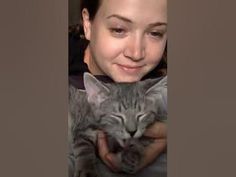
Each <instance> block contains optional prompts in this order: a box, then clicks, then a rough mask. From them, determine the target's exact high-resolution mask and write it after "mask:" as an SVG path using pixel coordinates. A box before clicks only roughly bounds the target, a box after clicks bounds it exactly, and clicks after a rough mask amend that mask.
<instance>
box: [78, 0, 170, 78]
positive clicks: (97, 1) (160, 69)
mask: <svg viewBox="0 0 236 177" xmlns="http://www.w3.org/2000/svg"><path fill="white" fill-rule="evenodd" d="M101 3H102V0H80V18H81V19H80V20H81V22H82V10H83V9H84V8H86V9H87V10H88V13H89V20H90V21H93V20H94V18H95V16H96V14H97V11H98V9H99V7H100V5H101ZM79 26H80V29H81V33H83V27H82V24H80V25H79ZM152 74H154V75H156V74H157V75H166V74H167V44H166V47H165V51H164V53H163V56H162V59H161V61H160V63H159V64H158V66H157V67H156V68H155V69H154V70H153V71H152V72H151V73H150V75H152Z"/></svg>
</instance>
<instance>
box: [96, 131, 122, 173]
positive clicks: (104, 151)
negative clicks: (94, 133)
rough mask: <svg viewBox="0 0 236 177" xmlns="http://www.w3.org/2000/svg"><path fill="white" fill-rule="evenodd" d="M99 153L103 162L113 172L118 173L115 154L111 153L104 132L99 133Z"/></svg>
mask: <svg viewBox="0 0 236 177" xmlns="http://www.w3.org/2000/svg"><path fill="white" fill-rule="evenodd" d="M98 153H99V156H100V158H101V159H102V161H103V162H104V163H105V164H106V165H107V166H108V167H109V168H110V169H111V170H113V171H118V167H117V165H116V164H117V163H116V162H117V159H116V156H115V154H113V153H111V152H110V151H109V148H108V145H107V139H106V136H105V134H104V133H103V132H102V131H99V132H98Z"/></svg>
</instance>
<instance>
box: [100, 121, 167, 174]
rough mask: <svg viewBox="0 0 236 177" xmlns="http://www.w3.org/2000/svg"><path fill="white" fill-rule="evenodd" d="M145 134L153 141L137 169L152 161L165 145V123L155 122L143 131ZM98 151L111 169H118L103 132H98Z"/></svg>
mask: <svg viewBox="0 0 236 177" xmlns="http://www.w3.org/2000/svg"><path fill="white" fill-rule="evenodd" d="M144 135H145V136H148V137H151V138H154V142H153V143H152V144H150V145H149V146H147V147H146V149H145V152H144V158H143V161H142V162H141V165H140V167H139V169H142V168H144V167H146V166H147V165H149V164H150V163H152V162H153V161H154V160H155V159H156V157H157V156H158V155H160V154H161V153H162V152H163V151H164V150H166V147H167V126H166V123H163V122H156V123H155V124H153V125H152V126H151V127H149V128H148V129H147V130H146V132H145V133H144ZM98 151H99V155H100V158H101V159H102V160H103V162H104V163H105V164H106V165H107V166H108V167H109V168H110V169H111V170H113V171H119V167H118V162H117V159H116V154H113V153H111V152H110V151H109V149H108V146H107V141H106V136H105V134H104V133H103V132H99V134H98Z"/></svg>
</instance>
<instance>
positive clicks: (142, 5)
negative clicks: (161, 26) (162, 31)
mask: <svg viewBox="0 0 236 177" xmlns="http://www.w3.org/2000/svg"><path fill="white" fill-rule="evenodd" d="M114 14H115V15H120V16H124V17H126V18H128V19H130V20H133V21H135V19H143V20H148V19H149V20H151V21H152V19H153V23H155V22H156V21H162V22H165V23H166V22H167V0H119V1H118V0H102V3H101V6H100V8H99V10H98V13H97V15H100V16H102V17H103V18H107V17H109V16H111V15H114Z"/></svg>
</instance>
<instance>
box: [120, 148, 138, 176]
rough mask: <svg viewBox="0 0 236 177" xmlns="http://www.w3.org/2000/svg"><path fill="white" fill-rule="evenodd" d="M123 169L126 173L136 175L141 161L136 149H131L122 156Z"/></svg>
mask: <svg viewBox="0 0 236 177" xmlns="http://www.w3.org/2000/svg"><path fill="white" fill-rule="evenodd" d="M121 159H122V161H121V169H122V171H123V172H125V173H129V174H134V173H136V172H137V171H138V167H139V165H140V161H141V154H140V152H139V151H138V150H136V149H135V148H132V147H130V148H129V149H127V150H125V151H124V152H123V153H122V156H121Z"/></svg>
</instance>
